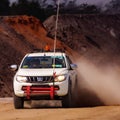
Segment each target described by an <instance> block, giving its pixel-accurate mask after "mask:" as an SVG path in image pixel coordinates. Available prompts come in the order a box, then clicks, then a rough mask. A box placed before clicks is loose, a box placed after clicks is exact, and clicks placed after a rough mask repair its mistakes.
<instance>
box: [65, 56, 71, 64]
mask: <svg viewBox="0 0 120 120" xmlns="http://www.w3.org/2000/svg"><path fill="white" fill-rule="evenodd" d="M66 57H67V60H68V63H69V64H72V60H71V59H70V58H69V57H68V56H66Z"/></svg>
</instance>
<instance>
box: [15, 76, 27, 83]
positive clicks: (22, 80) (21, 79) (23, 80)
mask: <svg viewBox="0 0 120 120" xmlns="http://www.w3.org/2000/svg"><path fill="white" fill-rule="evenodd" d="M16 80H17V81H18V82H27V77H25V76H17V77H16Z"/></svg>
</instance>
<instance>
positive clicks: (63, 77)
mask: <svg viewBox="0 0 120 120" xmlns="http://www.w3.org/2000/svg"><path fill="white" fill-rule="evenodd" d="M65 79H66V75H59V76H57V77H56V78H55V80H54V81H55V82H61V81H64V80H65Z"/></svg>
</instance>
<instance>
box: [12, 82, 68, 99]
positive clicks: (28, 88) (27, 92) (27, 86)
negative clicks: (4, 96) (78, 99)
mask: <svg viewBox="0 0 120 120" xmlns="http://www.w3.org/2000/svg"><path fill="white" fill-rule="evenodd" d="M14 92H15V95H16V96H19V97H26V98H27V99H31V98H32V97H34V96H36V97H42V96H50V99H55V97H54V96H58V97H62V96H65V95H67V93H68V80H65V81H62V82H54V85H53V83H44V84H38V83H36V84H35V83H34V84H33V83H19V82H17V81H14Z"/></svg>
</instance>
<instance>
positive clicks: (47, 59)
mask: <svg viewBox="0 0 120 120" xmlns="http://www.w3.org/2000/svg"><path fill="white" fill-rule="evenodd" d="M53 61H54V56H38V57H26V58H25V59H24V61H23V63H22V65H21V68H26V69H27V68H33V69H34V68H53V67H55V68H65V67H66V64H65V59H64V57H63V56H55V64H54V65H53Z"/></svg>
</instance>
